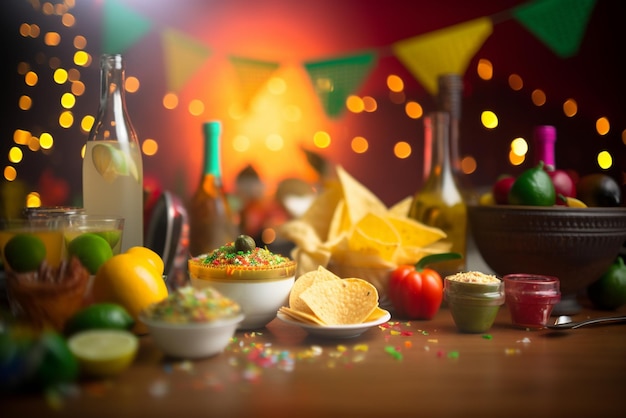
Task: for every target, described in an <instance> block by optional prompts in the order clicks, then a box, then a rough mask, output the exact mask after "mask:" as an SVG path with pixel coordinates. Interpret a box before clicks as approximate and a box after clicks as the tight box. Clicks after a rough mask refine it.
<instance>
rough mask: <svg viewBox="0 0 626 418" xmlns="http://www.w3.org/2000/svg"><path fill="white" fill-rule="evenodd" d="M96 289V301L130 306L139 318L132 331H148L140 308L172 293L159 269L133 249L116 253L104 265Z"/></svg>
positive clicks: (100, 269) (138, 332)
mask: <svg viewBox="0 0 626 418" xmlns="http://www.w3.org/2000/svg"><path fill="white" fill-rule="evenodd" d="M92 292H93V298H94V302H96V303H103V302H109V303H117V304H119V305H121V306H123V307H124V308H126V310H127V311H128V313H129V314H130V315H131V316H132V317H133V319H134V320H135V326H134V327H133V328H132V331H133V332H135V333H136V334H146V333H147V332H148V329H147V328H146V326H145V325H144V324H143V323H142V322H141V321H139V320H138V315H139V312H141V311H142V310H143V309H145V308H147V307H148V306H149V305H150V304H152V303H156V302H159V301H161V300H163V299H165V298H166V297H167V294H168V291H167V287H166V286H165V281H163V277H162V275H161V274H159V272H158V271H157V269H155V268H154V266H153V265H152V264H151V263H150V262H149V261H148V260H147V259H146V258H144V257H140V256H137V255H134V254H129V253H123V254H117V255H114V256H113V257H111V258H109V259H108V260H107V261H105V262H104V263H103V264H102V265H101V266H100V268H99V269H98V272H97V273H96V276H95V278H94V281H93V288H92Z"/></svg>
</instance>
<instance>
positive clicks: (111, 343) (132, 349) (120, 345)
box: [68, 329, 139, 377]
mask: <svg viewBox="0 0 626 418" xmlns="http://www.w3.org/2000/svg"><path fill="white" fill-rule="evenodd" d="M68 344H69V347H70V349H71V350H72V353H74V355H75V356H76V358H77V359H78V361H79V362H80V367H81V369H82V371H83V372H84V373H85V374H88V375H92V376H103V377H107V376H114V375H117V374H119V373H121V372H122V371H124V370H125V369H127V368H128V366H130V364H131V363H132V362H133V360H134V359H135V356H136V354H137V350H138V349H139V338H137V336H136V335H134V334H133V333H132V332H130V331H125V330H118V329H94V330H88V331H82V332H78V333H76V334H74V335H72V336H71V337H70V338H69V339H68Z"/></svg>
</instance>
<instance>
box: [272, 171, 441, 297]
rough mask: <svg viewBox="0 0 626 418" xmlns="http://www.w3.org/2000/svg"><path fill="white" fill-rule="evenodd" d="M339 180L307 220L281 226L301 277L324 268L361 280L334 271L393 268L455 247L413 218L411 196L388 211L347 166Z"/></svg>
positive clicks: (312, 208)
mask: <svg viewBox="0 0 626 418" xmlns="http://www.w3.org/2000/svg"><path fill="white" fill-rule="evenodd" d="M337 179H338V181H336V182H334V183H331V184H329V185H328V186H327V187H326V188H325V189H324V190H323V191H322V192H321V193H320V194H319V195H318V196H317V198H316V199H315V200H314V201H313V203H312V204H311V206H310V207H309V209H308V210H307V211H306V212H305V213H304V215H302V217H300V218H298V219H294V220H290V221H288V222H286V223H285V224H283V225H281V227H280V233H281V234H282V235H283V236H285V237H286V238H287V239H289V240H291V241H293V242H294V243H295V245H296V247H295V249H294V250H293V252H292V254H291V255H292V258H293V259H294V260H296V261H297V262H298V271H297V276H299V275H302V274H304V273H306V272H308V271H312V270H316V269H317V267H318V266H324V267H327V268H329V270H331V271H333V272H335V273H336V274H339V275H340V276H341V277H361V276H360V275H359V274H347V271H344V272H341V274H340V272H339V271H338V270H337V269H336V268H334V267H333V266H350V268H351V269H354V270H349V271H358V269H359V268H370V269H371V268H381V269H392V268H394V267H396V266H398V265H400V264H414V263H416V262H418V261H419V260H420V259H421V258H422V257H424V256H426V255H429V254H434V253H442V252H446V251H449V244H448V243H445V242H442V241H441V239H442V238H445V237H446V234H445V232H443V231H442V230H441V229H439V228H434V227H431V226H427V225H424V224H422V223H420V222H417V221H415V220H413V219H411V218H409V217H408V216H407V214H408V211H409V206H410V204H411V197H407V198H405V199H403V200H402V201H401V202H399V203H397V204H396V205H394V206H392V207H391V208H387V207H386V206H385V204H384V203H382V201H381V200H380V199H379V198H378V197H376V196H375V195H374V194H373V193H372V192H371V191H370V190H369V189H367V188H366V187H365V186H364V185H363V184H361V183H359V182H358V181H357V180H356V179H354V178H353V177H352V176H350V175H349V174H348V173H347V172H346V171H345V170H344V169H343V168H342V167H337ZM362 278H364V277H362ZM379 287H380V286H379ZM378 290H379V291H381V290H382V289H380V288H379V289H378Z"/></svg>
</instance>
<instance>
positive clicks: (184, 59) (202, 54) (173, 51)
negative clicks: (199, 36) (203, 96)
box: [161, 29, 211, 93]
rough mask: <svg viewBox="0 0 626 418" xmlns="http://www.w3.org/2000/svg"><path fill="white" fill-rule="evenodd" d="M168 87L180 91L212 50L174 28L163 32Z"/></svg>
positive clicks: (162, 39)
mask: <svg viewBox="0 0 626 418" xmlns="http://www.w3.org/2000/svg"><path fill="white" fill-rule="evenodd" d="M161 42H162V43H163V57H164V59H165V72H166V77H167V88H168V90H169V91H171V92H176V93H177V92H178V91H179V90H180V89H181V88H182V87H183V86H184V85H185V84H186V83H187V80H188V79H189V78H190V77H191V76H192V75H193V74H194V73H195V72H196V71H197V70H198V68H200V67H201V66H202V64H204V61H205V60H206V59H207V57H208V56H209V55H211V51H210V50H209V48H207V47H206V46H205V45H204V44H202V43H200V42H198V41H196V40H195V39H192V38H190V37H188V36H186V35H185V34H183V33H180V32H178V31H176V30H174V29H166V30H164V31H163V33H162V34H161Z"/></svg>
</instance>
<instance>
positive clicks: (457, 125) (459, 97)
mask: <svg viewBox="0 0 626 418" xmlns="http://www.w3.org/2000/svg"><path fill="white" fill-rule="evenodd" d="M438 87H439V91H438V93H437V110H439V111H442V112H448V113H449V114H450V128H449V129H450V165H451V166H452V173H453V175H454V176H455V178H456V181H457V184H458V186H459V189H460V190H461V194H462V195H463V199H464V200H465V203H468V202H477V201H478V197H479V196H478V193H476V190H475V189H474V187H472V185H471V182H470V179H469V177H468V176H467V175H466V174H464V173H463V170H462V167H461V160H462V158H461V151H460V150H461V117H462V113H463V77H462V76H461V75H460V74H457V73H447V74H442V75H440V76H439V78H438Z"/></svg>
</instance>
